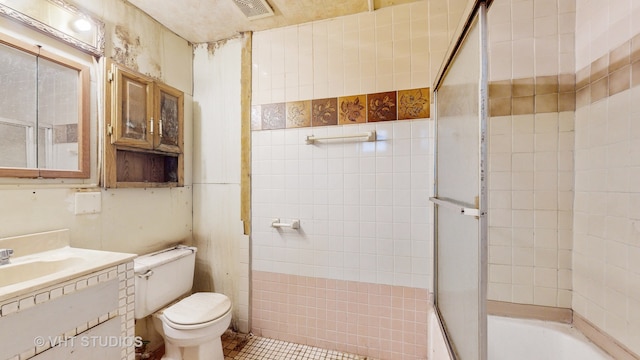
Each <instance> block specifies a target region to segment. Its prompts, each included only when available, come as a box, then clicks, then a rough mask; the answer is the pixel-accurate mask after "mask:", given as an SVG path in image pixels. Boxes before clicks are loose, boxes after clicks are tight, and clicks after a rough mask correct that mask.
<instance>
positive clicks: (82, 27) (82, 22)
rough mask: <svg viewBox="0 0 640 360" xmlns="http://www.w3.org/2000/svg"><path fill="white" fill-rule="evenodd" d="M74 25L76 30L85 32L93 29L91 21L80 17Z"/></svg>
mask: <svg viewBox="0 0 640 360" xmlns="http://www.w3.org/2000/svg"><path fill="white" fill-rule="evenodd" d="M73 27H74V29H76V31H82V32H85V31H89V30H91V23H90V22H89V21H88V20H87V19H83V18H80V19H77V20H76V21H74V22H73Z"/></svg>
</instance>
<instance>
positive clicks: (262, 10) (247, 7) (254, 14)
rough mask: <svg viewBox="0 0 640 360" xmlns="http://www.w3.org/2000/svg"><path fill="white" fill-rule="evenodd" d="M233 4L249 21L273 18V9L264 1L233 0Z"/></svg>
mask: <svg viewBox="0 0 640 360" xmlns="http://www.w3.org/2000/svg"><path fill="white" fill-rule="evenodd" d="M233 2H234V3H235V4H236V5H237V6H238V8H240V10H241V11H242V13H244V15H245V16H246V17H247V18H248V19H249V20H255V19H260V18H263V17H268V16H273V9H271V6H269V4H268V3H267V1H266V0H233Z"/></svg>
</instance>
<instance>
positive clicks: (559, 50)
mask: <svg viewBox="0 0 640 360" xmlns="http://www.w3.org/2000/svg"><path fill="white" fill-rule="evenodd" d="M488 17H489V48H490V49H489V56H490V59H489V66H490V85H489V97H490V100H489V101H490V116H491V118H490V120H489V128H490V141H489V144H490V145H489V171H490V173H489V187H490V194H489V289H488V296H489V299H490V300H500V301H507V302H515V303H522V304H535V305H545V306H557V307H570V306H571V288H572V285H571V283H572V273H571V268H572V266H571V263H572V260H571V249H572V230H571V229H572V216H573V215H572V206H573V146H574V141H573V139H574V136H573V126H574V110H575V75H574V74H575V70H574V61H575V60H574V50H573V43H574V42H573V39H574V32H575V30H574V25H575V0H560V1H555V0H554V1H537V0H536V1H531V0H526V1H522V0H496V1H494V3H493V5H492V6H491V8H490V9H489V16H488Z"/></svg>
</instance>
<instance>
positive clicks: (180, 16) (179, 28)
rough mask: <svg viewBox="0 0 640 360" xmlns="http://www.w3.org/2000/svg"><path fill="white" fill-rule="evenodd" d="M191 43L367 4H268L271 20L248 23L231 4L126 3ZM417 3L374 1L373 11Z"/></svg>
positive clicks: (280, 0) (349, 0) (220, 0)
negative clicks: (270, 10)
mask: <svg viewBox="0 0 640 360" xmlns="http://www.w3.org/2000/svg"><path fill="white" fill-rule="evenodd" d="M127 1H128V2H129V3H131V4H133V5H135V6H136V7H138V8H140V9H141V10H142V11H144V12H146V13H147V14H149V15H150V16H151V17H153V18H154V19H156V20H157V21H158V22H160V23H161V24H163V25H164V26H166V27H167V28H169V29H170V30H172V31H173V32H175V33H176V34H178V35H179V36H181V37H182V38H184V39H185V40H188V41H190V42H193V43H205V42H214V41H218V40H223V39H228V38H231V37H234V36H235V35H237V34H238V33H240V32H243V31H259V30H266V29H272V28H278V27H283V26H289V25H295V24H302V23H306V22H310V21H315V20H322V19H329V18H333V17H338V16H343V15H350V14H356V13H360V12H366V11H369V10H370V9H369V8H370V0H267V2H268V3H269V5H271V8H273V11H274V13H275V15H274V16H270V17H266V18H262V19H256V20H248V19H247V17H246V16H245V15H244V14H243V13H242V11H241V10H240V9H239V8H238V7H237V6H236V5H235V4H234V2H233V1H232V0H180V1H176V0H127ZM415 1H419V0H374V1H371V3H373V6H372V7H373V9H374V10H375V9H379V8H382V7H387V6H392V5H399V4H405V3H411V2H415Z"/></svg>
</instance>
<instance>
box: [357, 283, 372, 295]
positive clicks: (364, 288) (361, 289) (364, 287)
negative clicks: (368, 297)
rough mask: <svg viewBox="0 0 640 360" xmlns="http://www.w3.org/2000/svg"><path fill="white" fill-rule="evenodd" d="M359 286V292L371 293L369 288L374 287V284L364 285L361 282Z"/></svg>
mask: <svg viewBox="0 0 640 360" xmlns="http://www.w3.org/2000/svg"><path fill="white" fill-rule="evenodd" d="M357 284H358V292H359V293H363V294H367V293H369V286H370V285H372V284H369V283H363V282H359V283H357Z"/></svg>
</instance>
